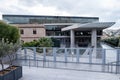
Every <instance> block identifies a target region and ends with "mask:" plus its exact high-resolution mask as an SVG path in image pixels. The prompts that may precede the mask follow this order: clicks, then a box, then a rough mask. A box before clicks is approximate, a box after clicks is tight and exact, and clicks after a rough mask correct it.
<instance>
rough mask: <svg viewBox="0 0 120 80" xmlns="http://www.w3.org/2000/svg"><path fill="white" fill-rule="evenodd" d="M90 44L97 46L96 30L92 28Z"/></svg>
mask: <svg viewBox="0 0 120 80" xmlns="http://www.w3.org/2000/svg"><path fill="white" fill-rule="evenodd" d="M91 44H92V46H94V47H97V31H96V29H93V30H92V35H91Z"/></svg>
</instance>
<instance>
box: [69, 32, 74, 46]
mask: <svg viewBox="0 0 120 80" xmlns="http://www.w3.org/2000/svg"><path fill="white" fill-rule="evenodd" d="M70 42H71V44H70V46H71V47H75V35H74V30H70Z"/></svg>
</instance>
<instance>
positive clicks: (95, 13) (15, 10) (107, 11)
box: [0, 0, 120, 28]
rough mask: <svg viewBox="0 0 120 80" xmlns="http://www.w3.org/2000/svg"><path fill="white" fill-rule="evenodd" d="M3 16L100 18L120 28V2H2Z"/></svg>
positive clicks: (48, 0)
mask: <svg viewBox="0 0 120 80" xmlns="http://www.w3.org/2000/svg"><path fill="white" fill-rule="evenodd" d="M2 14H19V15H23V14H24V15H56V16H61V15H62V16H84V17H85V16H88V17H99V18H100V21H106V22H108V21H112V22H116V24H115V25H114V27H113V28H120V26H119V25H120V0H0V19H2Z"/></svg>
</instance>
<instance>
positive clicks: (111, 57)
mask: <svg viewBox="0 0 120 80" xmlns="http://www.w3.org/2000/svg"><path fill="white" fill-rule="evenodd" d="M17 61H19V63H20V64H21V65H27V66H36V67H52V68H65V69H77V70H87V71H88V70H92V71H102V72H111V73H120V69H119V68H120V67H119V64H120V62H119V61H120V49H102V48H97V49H95V48H51V47H48V48H47V47H44V48H42V47H23V48H22V49H21V50H20V51H19V52H18V54H17ZM17 63H18V62H17ZM81 66H82V67H81ZM91 66H93V67H91ZM83 68H84V69H83Z"/></svg>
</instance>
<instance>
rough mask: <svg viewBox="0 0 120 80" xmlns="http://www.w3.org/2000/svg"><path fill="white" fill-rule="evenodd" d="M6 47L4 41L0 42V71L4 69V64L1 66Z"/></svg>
mask: <svg viewBox="0 0 120 80" xmlns="http://www.w3.org/2000/svg"><path fill="white" fill-rule="evenodd" d="M6 46H7V44H6V43H5V42H4V40H1V41H0V64H1V66H2V70H3V69H4V64H3V61H2V60H3V57H5V56H6Z"/></svg>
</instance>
